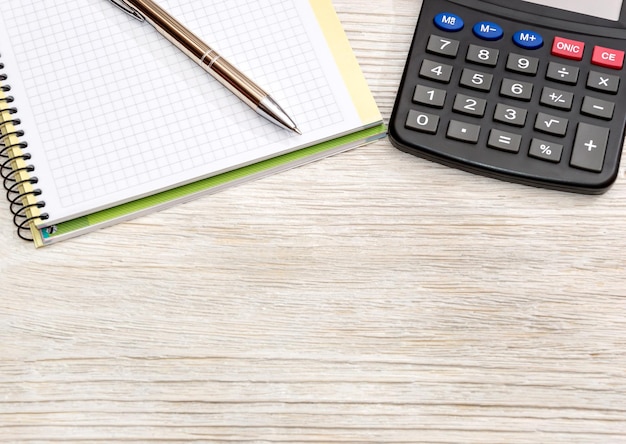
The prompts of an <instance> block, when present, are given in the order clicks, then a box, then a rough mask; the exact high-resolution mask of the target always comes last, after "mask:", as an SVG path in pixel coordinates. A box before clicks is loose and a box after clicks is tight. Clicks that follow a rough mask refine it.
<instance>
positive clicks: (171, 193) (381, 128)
mask: <svg viewBox="0 0 626 444" xmlns="http://www.w3.org/2000/svg"><path fill="white" fill-rule="evenodd" d="M386 132H387V128H386V126H385V124H384V123H379V124H377V125H376V126H372V127H370V128H365V129H362V130H360V131H357V132H354V133H350V134H347V135H345V136H342V137H339V138H336V139H332V140H328V141H326V142H322V143H319V144H316V145H313V146H310V147H306V148H302V149H299V150H297V151H293V152H290V153H286V154H283V155H280V156H277V157H273V158H271V159H267V160H263V161H261V162H257V163H254V164H251V165H248V166H245V167H242V168H238V169H235V170H232V171H228V172H225V173H222V174H218V175H216V176H212V177H208V178H206V179H201V180H198V181H196V182H192V183H189V184H186V185H182V186H179V187H176V188H172V189H171V190H166V191H162V192H160V193H157V194H153V195H150V196H146V197H143V198H140V199H137V200H134V201H131V202H127V203H124V204H121V205H117V206H115V207H111V208H107V209H105V210H101V211H98V212H95V213H92V214H89V215H86V216H82V217H79V218H76V219H72V220H68V221H66V222H61V223H59V224H57V225H54V226H53V227H45V228H41V229H40V230H39V234H40V236H41V241H40V242H37V240H36V244H37V246H43V245H48V244H50V243H52V242H54V241H55V240H60V239H59V238H61V237H68V235H69V234H71V233H73V232H77V231H79V230H84V229H87V228H89V227H93V226H96V225H106V223H107V222H108V221H112V220H115V219H120V218H130V216H131V215H134V214H139V213H141V212H143V211H146V210H149V209H150V208H153V207H158V206H160V205H163V204H166V203H170V202H172V203H174V202H176V201H179V200H183V199H185V198H188V197H190V196H193V195H195V194H199V193H204V192H207V191H209V190H211V189H213V188H217V187H221V186H226V185H228V184H230V183H234V182H236V181H240V180H245V179H246V178H250V179H251V180H252V179H253V178H255V176H259V175H261V174H262V173H264V172H270V171H272V170H276V169H279V168H281V167H287V166H289V165H291V164H293V166H294V167H295V166H300V165H302V164H304V163H305V161H306V160H307V159H309V158H311V159H312V161H314V160H317V158H319V156H323V157H326V156H324V153H326V152H329V153H328V155H332V154H336V153H335V152H333V151H335V150H337V149H338V148H341V147H346V148H345V149H346V150H348V149H350V148H355V147H357V146H359V145H363V144H367V143H370V142H373V141H375V140H378V139H381V138H383V137H385V135H386ZM342 151H343V150H342ZM339 152H340V151H339Z"/></svg>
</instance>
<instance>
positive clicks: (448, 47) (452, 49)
mask: <svg viewBox="0 0 626 444" xmlns="http://www.w3.org/2000/svg"><path fill="white" fill-rule="evenodd" d="M426 51H428V52H430V53H433V54H439V55H442V56H445V57H456V55H457V53H458V52H459V41H458V40H452V39H447V38H444V37H440V36H438V35H435V34H433V35H431V36H430V38H429V39H428V46H427V47H426Z"/></svg>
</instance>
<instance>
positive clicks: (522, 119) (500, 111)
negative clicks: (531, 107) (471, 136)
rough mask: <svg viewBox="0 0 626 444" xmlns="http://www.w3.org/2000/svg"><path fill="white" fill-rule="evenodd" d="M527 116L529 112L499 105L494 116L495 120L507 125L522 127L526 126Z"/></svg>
mask: <svg viewBox="0 0 626 444" xmlns="http://www.w3.org/2000/svg"><path fill="white" fill-rule="evenodd" d="M527 115H528V111H527V110H525V109H522V108H517V107H515V106H509V105H505V104H503V103H498V105H497V106H496V111H495V113H494V115H493V120H495V121H497V122H502V123H506V124H507V125H513V126H520V127H521V126H524V125H525V124H526V116H527Z"/></svg>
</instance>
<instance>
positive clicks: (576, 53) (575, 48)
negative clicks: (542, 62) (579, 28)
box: [552, 37, 585, 60]
mask: <svg viewBox="0 0 626 444" xmlns="http://www.w3.org/2000/svg"><path fill="white" fill-rule="evenodd" d="M584 52H585V44H584V43H583V42H578V41H576V40H569V39H564V38H563V37H555V38H554V42H553V43H552V55H553V56H556V57H562V58H564V59H570V60H582V59H583V53H584Z"/></svg>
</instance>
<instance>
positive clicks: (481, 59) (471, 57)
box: [465, 45, 500, 66]
mask: <svg viewBox="0 0 626 444" xmlns="http://www.w3.org/2000/svg"><path fill="white" fill-rule="evenodd" d="M499 55H500V51H498V50H497V49H493V48H485V47H482V46H478V45H470V46H469V49H468V50H467V57H466V58H465V60H467V61H468V62H471V63H477V64H479V65H486V66H496V65H497V64H498V56H499Z"/></svg>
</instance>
